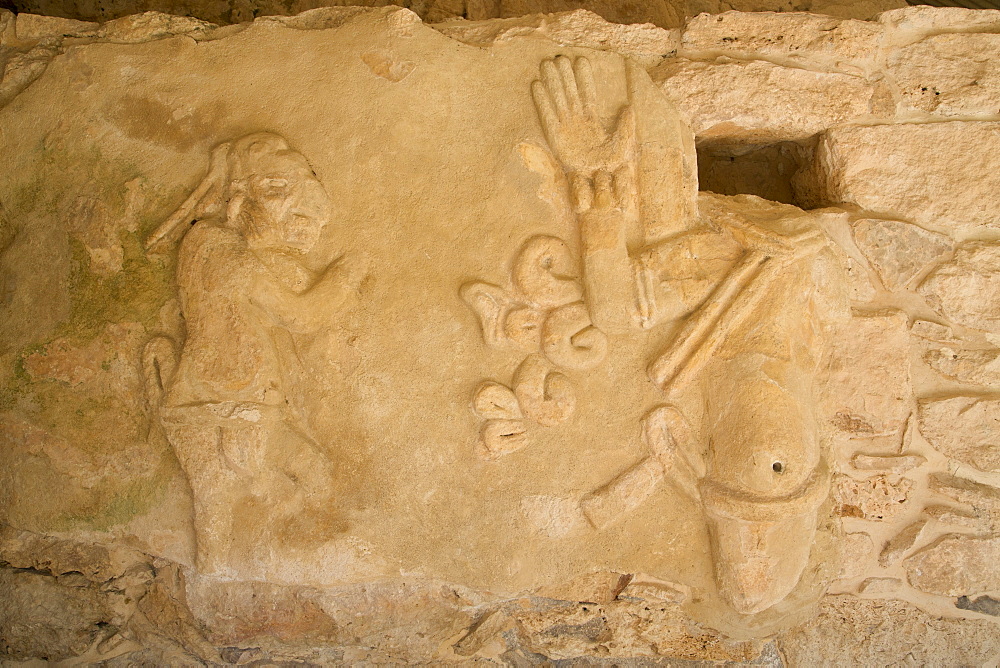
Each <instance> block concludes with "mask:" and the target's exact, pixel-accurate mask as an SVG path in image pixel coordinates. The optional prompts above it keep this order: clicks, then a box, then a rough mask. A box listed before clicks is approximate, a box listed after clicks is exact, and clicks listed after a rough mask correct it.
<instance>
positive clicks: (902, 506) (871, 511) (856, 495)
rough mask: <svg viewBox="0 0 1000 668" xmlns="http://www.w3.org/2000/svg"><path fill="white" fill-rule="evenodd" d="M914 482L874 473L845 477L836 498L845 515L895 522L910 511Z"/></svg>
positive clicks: (838, 481) (835, 494)
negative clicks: (874, 474) (908, 506)
mask: <svg viewBox="0 0 1000 668" xmlns="http://www.w3.org/2000/svg"><path fill="white" fill-rule="evenodd" d="M912 489H913V481H912V480H910V479H908V478H901V477H899V476H893V477H891V478H890V477H889V476H886V475H878V476H872V477H871V478H866V479H864V480H855V479H854V478H849V477H847V476H841V477H840V478H838V480H837V484H836V485H835V486H834V491H833V499H834V502H835V504H836V512H837V514H838V515H840V516H841V517H856V518H858V519H862V520H868V521H870V522H886V521H892V520H893V519H895V518H896V517H897V516H898V515H899V514H900V513H902V512H904V511H905V510H906V502H907V501H908V500H909V497H910V490H912Z"/></svg>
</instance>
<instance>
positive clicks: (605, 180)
mask: <svg viewBox="0 0 1000 668" xmlns="http://www.w3.org/2000/svg"><path fill="white" fill-rule="evenodd" d="M616 180H617V179H616ZM588 182H589V183H588ZM591 183H592V186H591V188H590V189H588V185H590V184H591ZM573 188H574V196H575V199H576V204H577V212H578V213H577V217H578V221H579V225H580V240H581V246H582V251H583V283H584V289H585V290H586V294H587V304H588V306H589V308H590V313H591V318H592V319H593V321H594V324H595V325H596V326H597V327H598V328H599V329H601V330H603V331H605V332H607V333H621V332H625V331H628V330H629V329H632V328H633V327H634V326H635V323H636V318H637V313H636V286H635V271H634V269H633V262H632V259H631V257H629V252H628V247H627V245H626V229H627V227H628V223H629V220H630V218H629V217H630V215H632V214H631V212H632V211H633V210H634V208H633V207H632V206H630V205H631V201H630V200H629V199H628V197H629V194H630V192H629V191H628V189H625V192H622V189H621V188H620V187H618V184H615V188H614V191H613V189H612V181H611V175H610V174H608V173H606V172H598V173H597V174H596V175H595V176H594V179H593V180H592V181H590V180H589V179H588V180H587V181H584V180H582V179H579V178H577V179H574V182H573Z"/></svg>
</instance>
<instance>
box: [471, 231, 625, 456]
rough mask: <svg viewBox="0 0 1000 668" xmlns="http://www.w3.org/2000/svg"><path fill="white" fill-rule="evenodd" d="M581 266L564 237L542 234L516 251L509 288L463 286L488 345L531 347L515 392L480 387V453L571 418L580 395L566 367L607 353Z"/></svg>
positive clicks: (506, 448)
mask: <svg viewBox="0 0 1000 668" xmlns="http://www.w3.org/2000/svg"><path fill="white" fill-rule="evenodd" d="M578 265H579V261H578V259H577V257H576V256H575V255H574V254H573V252H572V251H571V250H570V247H569V244H567V243H566V242H565V241H564V240H562V239H560V238H558V237H553V236H548V235H538V236H534V237H531V238H529V239H528V240H527V241H525V242H524V244H522V246H521V248H520V250H519V251H518V252H517V254H516V256H515V258H514V263H513V269H512V271H511V287H510V289H504V288H502V287H500V286H497V285H494V284H491V283H485V282H481V281H473V282H469V283H466V284H465V285H463V286H462V287H461V289H460V290H459V294H460V296H461V297H462V300H463V301H465V303H466V304H467V305H468V306H469V308H470V309H472V311H473V313H475V314H476V316H477V318H478V320H479V326H480V329H481V331H482V335H483V342H484V343H486V345H488V346H491V347H496V348H504V347H512V348H515V349H517V350H520V351H523V352H524V353H526V357H524V358H523V359H522V361H521V363H520V365H519V366H518V368H517V370H516V372H515V373H514V374H513V380H512V383H511V386H512V387H513V388H514V389H513V390H512V389H510V388H509V387H507V386H506V385H502V384H500V383H496V382H492V381H488V382H484V383H483V384H481V385H480V386H479V387H478V388H477V389H476V391H475V393H474V396H473V402H472V406H473V411H474V412H475V414H476V415H477V416H478V417H479V418H481V419H482V420H484V423H483V426H482V428H481V431H480V435H481V439H480V445H481V446H482V450H481V451H482V452H483V453H484V456H485V457H486V458H488V459H495V458H497V457H500V456H503V455H506V454H509V453H511V452H515V451H516V450H519V449H520V448H522V447H524V446H525V445H526V444H527V442H528V437H527V433H528V431H527V430H528V425H529V424H532V423H533V424H537V425H539V426H542V427H551V426H554V425H557V424H560V423H562V422H565V421H566V420H568V419H569V418H570V416H571V415H572V414H573V411H574V410H575V408H576V394H575V391H574V389H573V383H572V381H571V380H570V378H569V377H568V376H566V375H565V374H564V373H561V371H560V370H561V369H566V370H569V369H577V370H588V369H593V368H595V367H597V366H598V365H599V364H600V363H601V362H602V361H603V360H604V358H605V357H606V355H607V350H608V342H607V337H606V336H605V335H604V333H603V332H601V331H600V330H598V329H597V328H596V327H594V326H593V323H592V322H591V319H590V313H589V311H588V309H587V305H586V303H585V301H583V297H584V287H583V283H582V282H581V278H580V270H579V266H578Z"/></svg>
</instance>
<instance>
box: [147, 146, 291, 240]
mask: <svg viewBox="0 0 1000 668" xmlns="http://www.w3.org/2000/svg"><path fill="white" fill-rule="evenodd" d="M288 148H289V147H288V142H287V141H285V139H284V138H283V137H280V136H279V135H276V134H274V133H272V132H255V133H253V134H249V135H246V136H244V137H240V138H239V139H236V140H234V141H230V142H225V143H222V144H219V145H218V146H216V147H215V148H214V149H212V157H211V159H210V160H209V166H208V173H207V174H206V175H205V178H203V179H202V180H201V183H199V184H198V187H197V188H195V189H194V191H193V192H192V193H191V195H190V196H188V198H187V199H186V200H184V203H183V204H181V205H180V206H179V207H178V208H177V210H176V211H174V213H173V214H171V216H170V217H169V218H167V219H166V220H165V221H164V222H163V223H162V224H161V225H160V226H159V227H158V228H156V231H155V232H153V233H152V234H151V235H150V236H149V239H147V240H146V249H147V250H149V251H157V250H163V247H164V246H165V245H166V244H167V242H168V241H169V240H170V239H171V238H172V237H173V236H174V235H175V233H176V232H177V231H178V230H182V229H185V228H186V226H187V225H190V224H192V223H194V222H195V221H198V220H202V219H205V218H218V219H221V220H223V221H232V220H235V219H236V217H237V214H238V212H239V210H240V207H241V206H242V204H243V201H244V198H245V192H246V179H247V177H248V176H250V175H251V174H253V173H254V172H253V165H254V163H255V162H256V161H257V160H258V159H259V158H260V157H261V156H263V155H265V154H268V153H275V152H277V151H284V150H288Z"/></svg>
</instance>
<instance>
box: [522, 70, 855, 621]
mask: <svg viewBox="0 0 1000 668" xmlns="http://www.w3.org/2000/svg"><path fill="white" fill-rule="evenodd" d="M596 91H597V86H596V84H595V81H594V77H593V74H592V72H591V68H590V65H589V63H588V62H587V60H586V59H583V58H580V59H577V60H576V62H575V63H574V62H572V61H571V60H570V59H568V58H566V57H558V58H556V59H554V60H552V61H546V62H544V63H542V66H541V76H540V78H539V80H538V81H535V82H534V84H533V86H532V95H533V98H534V101H535V104H536V107H537V110H538V114H539V118H540V120H541V125H542V128H543V130H544V132H545V136H546V138H547V140H548V142H549V145H550V146H551V148H552V150H553V152H554V153H555V155H556V157H557V158H558V160H559V161H560V162H561V163H562V165H563V168H564V170H565V172H566V176H567V179H568V181H569V184H570V190H571V200H572V203H573V206H574V208H575V210H576V214H577V219H578V223H579V230H580V242H581V253H582V256H583V267H582V281H583V285H584V292H585V298H584V302H585V303H586V305H587V308H588V309H589V311H590V319H591V320H592V321H593V323H594V325H595V326H596V327H597V328H599V329H600V330H602V331H604V332H607V333H615V332H626V331H628V330H629V329H635V328H650V327H654V326H656V325H658V324H660V323H668V322H676V321H678V320H680V319H684V321H683V324H682V325H681V326H680V328H679V329H678V331H677V334H676V335H675V337H674V340H673V342H672V343H671V345H670V346H669V347H668V348H667V349H666V350H664V351H662V352H661V353H660V354H659V355H657V356H656V357H655V359H654V361H653V362H652V364H651V365H650V367H649V373H650V377H651V379H652V380H653V381H654V383H656V384H657V386H659V387H660V388H661V389H663V391H664V393H665V399H666V401H667V402H668V403H667V404H665V405H664V406H660V407H658V408H656V409H654V410H653V411H651V412H650V413H649V415H648V416H647V417H646V420H645V434H646V441H647V444H648V447H649V450H650V455H649V457H647V458H646V459H644V460H642V461H641V462H639V463H638V464H637V465H635V466H634V467H633V468H631V469H629V470H627V471H625V472H624V473H622V474H621V475H620V476H619V477H618V478H616V479H615V480H612V481H610V482H609V483H608V484H607V485H606V486H605V487H603V488H601V489H599V490H597V491H596V492H594V493H593V494H591V495H589V496H588V497H586V498H585V499H584V500H583V502H582V506H583V510H584V513H585V514H586V516H587V517H588V519H590V521H591V522H592V523H593V524H594V525H595V526H597V527H598V528H602V527H604V526H606V525H608V524H610V523H612V522H614V521H617V520H618V519H620V518H621V517H622V516H624V515H625V514H626V513H627V512H628V511H630V510H632V509H634V508H635V507H637V506H638V505H639V504H640V503H642V501H643V500H644V499H645V498H646V497H647V496H648V495H649V494H650V493H651V492H652V491H653V490H654V489H655V487H656V486H657V485H659V484H660V483H661V482H662V480H663V479H664V478H665V477H666V476H670V477H671V478H673V479H674V480H676V481H677V482H678V483H679V485H680V487H681V488H682V489H684V490H685V491H686V492H687V493H689V494H690V495H691V496H693V497H695V498H696V499H698V500H700V502H701V503H702V506H703V508H704V511H705V514H706V518H707V520H708V524H709V530H710V534H711V538H712V543H713V553H714V560H715V573H716V582H717V585H718V588H719V590H720V593H721V594H722V596H723V597H724V598H725V599H726V600H727V601H728V602H729V603H730V604H731V605H732V606H733V608H735V609H736V610H737V611H739V612H742V613H755V612H759V611H762V610H765V609H767V608H769V607H771V606H772V605H774V604H775V603H777V602H778V601H780V600H782V599H783V598H785V597H786V596H787V595H788V593H789V592H790V591H791V590H792V589H793V588H794V586H795V585H796V583H797V582H798V580H799V578H800V576H801V573H802V572H803V570H804V568H805V566H806V563H807V561H808V557H809V551H810V548H811V545H812V542H813V538H814V535H815V530H816V512H817V508H818V506H819V504H820V503H822V501H823V500H824V499H825V498H826V494H827V489H828V474H827V469H826V465H825V457H824V455H823V452H824V447H823V445H822V437H821V430H820V429H819V427H818V425H817V420H816V416H815V415H814V414H813V410H814V406H815V403H816V396H815V392H816V387H815V385H816V383H815V379H816V377H817V369H818V367H819V365H820V364H821V362H822V359H823V345H822V343H823V331H824V326H823V322H822V318H821V315H822V314H823V313H824V312H825V311H826V310H827V308H826V303H827V302H834V303H835V302H836V297H837V292H838V290H839V286H840V279H839V273H838V270H837V269H836V267H835V266H834V263H833V262H832V261H831V260H830V257H829V255H828V253H829V251H828V250H827V237H826V236H825V235H824V234H823V233H822V231H821V230H820V229H819V227H818V225H817V223H816V219H815V218H814V217H811V216H808V215H805V214H804V213H803V212H801V211H797V212H796V213H797V215H789V214H788V211H787V209H788V207H785V208H784V209H782V208H781V207H780V205H774V206H772V205H769V204H768V203H766V202H763V201H762V200H757V201H756V202H752V201H747V202H744V203H743V205H742V210H741V209H739V208H734V209H732V210H728V211H727V210H720V211H718V212H717V215H716V217H715V218H714V219H702V220H691V221H678V222H680V223H682V224H681V225H680V226H679V227H680V228H681V229H683V230H684V231H682V232H680V233H678V234H676V235H675V236H673V237H670V238H667V239H665V240H656V241H653V242H648V243H647V245H645V246H642V247H639V248H629V247H628V245H627V240H626V230H627V229H628V228H629V226H630V225H632V224H633V223H637V224H639V226H640V227H642V223H643V222H644V221H639V220H637V216H638V215H639V214H638V212H639V211H640V210H641V207H640V206H639V204H640V198H641V197H658V196H661V195H660V194H659V193H656V192H644V191H642V190H641V188H640V187H639V184H638V183H637V179H636V165H637V161H638V152H639V148H638V143H637V141H636V118H635V115H634V113H633V111H632V107H631V106H630V105H626V106H625V107H624V108H623V110H622V111H621V112H620V114H619V116H618V119H617V121H616V122H615V124H614V126H613V128H612V129H611V130H608V129H607V128H606V127H605V125H604V123H603V122H602V121H601V119H600V118H599V117H598V114H597V112H596V101H597V100H596V94H597V93H596Z"/></svg>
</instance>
